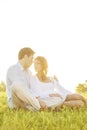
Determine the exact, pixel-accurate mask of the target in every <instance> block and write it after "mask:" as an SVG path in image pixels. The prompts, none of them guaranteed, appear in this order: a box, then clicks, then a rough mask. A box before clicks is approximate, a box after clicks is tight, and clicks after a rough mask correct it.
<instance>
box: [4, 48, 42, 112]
mask: <svg viewBox="0 0 87 130" xmlns="http://www.w3.org/2000/svg"><path fill="white" fill-rule="evenodd" d="M33 57H34V51H33V50H32V49H31V48H28V47H24V48H22V49H21V50H20V51H19V53H18V63H17V64H16V65H13V66H11V67H10V68H9V69H8V71H7V77H6V82H7V85H6V93H7V98H8V105H9V107H10V108H20V107H21V108H27V109H30V110H35V111H36V110H39V109H40V104H39V101H38V99H36V98H35V97H34V96H32V94H31V93H30V88H29V87H30V83H29V82H30V77H31V76H32V74H31V71H30V70H29V69H28V68H29V67H30V66H31V65H32V62H33Z"/></svg>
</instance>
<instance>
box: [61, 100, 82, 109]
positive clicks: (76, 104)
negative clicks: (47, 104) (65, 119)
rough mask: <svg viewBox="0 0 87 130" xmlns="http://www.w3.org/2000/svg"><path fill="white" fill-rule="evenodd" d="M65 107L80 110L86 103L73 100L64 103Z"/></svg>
mask: <svg viewBox="0 0 87 130" xmlns="http://www.w3.org/2000/svg"><path fill="white" fill-rule="evenodd" d="M63 106H67V107H70V108H79V107H82V106H84V102H83V101H82V100H71V101H65V102H64V103H63Z"/></svg>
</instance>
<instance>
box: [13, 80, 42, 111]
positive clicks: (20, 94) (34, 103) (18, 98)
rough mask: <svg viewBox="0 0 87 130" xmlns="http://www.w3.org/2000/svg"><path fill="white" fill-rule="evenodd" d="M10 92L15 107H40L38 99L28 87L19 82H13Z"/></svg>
mask: <svg viewBox="0 0 87 130" xmlns="http://www.w3.org/2000/svg"><path fill="white" fill-rule="evenodd" d="M11 92H12V102H13V104H15V106H16V107H18V108H20V107H22V108H27V109H29V110H31V111H38V110H39V109H40V104H39V101H38V99H36V98H35V97H34V96H33V95H32V94H31V92H30V91H29V88H27V87H26V86H24V85H23V84H21V83H18V82H17V83H14V84H13V85H12V87H11Z"/></svg>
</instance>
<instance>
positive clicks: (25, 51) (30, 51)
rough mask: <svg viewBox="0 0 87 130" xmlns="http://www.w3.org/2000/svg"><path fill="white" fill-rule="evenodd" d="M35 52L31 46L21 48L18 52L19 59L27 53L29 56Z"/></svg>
mask: <svg viewBox="0 0 87 130" xmlns="http://www.w3.org/2000/svg"><path fill="white" fill-rule="evenodd" d="M34 53H35V52H34V51H33V50H32V49H31V48H29V47H24V48H22V49H20V51H19V53H18V59H19V60H20V59H22V58H23V57H24V56H25V55H27V56H28V57H29V56H31V55H33V54H34Z"/></svg>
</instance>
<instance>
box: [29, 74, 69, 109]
mask: <svg viewBox="0 0 87 130" xmlns="http://www.w3.org/2000/svg"><path fill="white" fill-rule="evenodd" d="M50 79H51V82H48V83H46V82H45V83H44V82H41V81H40V80H39V79H38V78H37V77H36V76H32V77H31V79H30V88H31V93H32V94H33V95H34V96H35V97H40V98H41V99H42V100H43V101H44V102H45V103H46V105H47V106H48V107H55V106H58V105H61V104H62V103H63V102H64V100H65V98H66V96H67V94H70V92H69V91H67V90H65V89H64V88H63V87H62V86H61V89H59V87H60V86H59V84H58V81H56V80H54V79H53V78H50ZM65 92H66V94H65ZM55 93H58V94H60V95H61V96H62V98H60V97H50V96H49V94H55Z"/></svg>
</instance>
